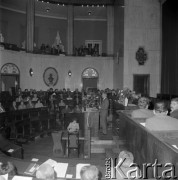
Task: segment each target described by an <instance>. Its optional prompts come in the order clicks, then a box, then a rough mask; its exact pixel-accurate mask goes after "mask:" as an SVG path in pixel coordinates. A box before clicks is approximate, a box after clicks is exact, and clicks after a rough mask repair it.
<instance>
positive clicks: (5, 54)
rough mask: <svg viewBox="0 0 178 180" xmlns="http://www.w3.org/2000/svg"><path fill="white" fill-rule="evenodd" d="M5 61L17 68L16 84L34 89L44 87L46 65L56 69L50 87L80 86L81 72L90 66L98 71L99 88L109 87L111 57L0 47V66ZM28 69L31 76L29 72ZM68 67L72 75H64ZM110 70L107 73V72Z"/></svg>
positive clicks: (110, 80)
mask: <svg viewBox="0 0 178 180" xmlns="http://www.w3.org/2000/svg"><path fill="white" fill-rule="evenodd" d="M5 63H14V64H15V65H17V66H18V68H19V70H20V87H21V88H22V90H24V89H25V88H28V89H31V88H33V89H36V90H40V89H42V90H47V89H48V88H49V87H48V86H46V84H45V83H44V81H43V73H44V71H45V69H46V68H48V67H53V68H55V69H56V70H57V72H58V83H57V84H56V86H54V87H53V88H54V89H55V88H58V89H61V88H70V89H71V90H74V89H75V88H78V89H81V88H82V78H81V76H82V72H83V70H84V69H86V68H87V67H92V68H95V69H96V70H97V72H98V73H99V83H98V88H99V89H105V88H111V89H112V88H113V59H112V58H111V57H72V56H50V55H37V54H30V53H24V52H15V51H8V50H0V68H1V67H2V66H3V65H4V64H5ZM30 68H32V69H33V72H34V75H33V76H32V77H31V76H30V75H29V69H30ZM69 70H71V72H72V76H71V77H69V76H68V71H69ZM108 72H110V73H108Z"/></svg>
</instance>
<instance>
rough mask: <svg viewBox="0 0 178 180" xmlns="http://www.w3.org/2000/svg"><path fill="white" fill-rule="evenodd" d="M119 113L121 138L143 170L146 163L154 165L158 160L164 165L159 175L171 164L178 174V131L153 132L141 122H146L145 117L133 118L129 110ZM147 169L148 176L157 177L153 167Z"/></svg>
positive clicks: (160, 168)
mask: <svg viewBox="0 0 178 180" xmlns="http://www.w3.org/2000/svg"><path fill="white" fill-rule="evenodd" d="M118 114H119V125H120V127H119V139H120V140H123V142H124V146H125V149H127V150H128V151H130V152H132V153H133V155H134V162H135V163H136V164H137V165H138V166H139V167H140V169H141V171H142V172H143V171H144V170H145V169H144V168H145V165H148V164H149V163H151V165H154V163H155V162H156V160H157V163H159V164H162V167H158V175H159V176H162V173H163V172H164V171H165V170H167V169H170V168H171V164H172V165H173V166H172V167H173V169H174V170H175V172H174V173H173V175H175V176H178V149H177V148H176V146H174V145H177V147H178V131H162V132H158V131H157V132H156V131H155V132H151V131H149V130H147V129H146V128H145V127H144V126H143V125H141V124H140V123H143V122H145V119H132V118H131V117H130V115H129V113H128V112H127V111H125V112H124V111H120V112H118ZM167 163H169V165H168V164H167ZM144 164H145V165H144ZM166 165H167V167H165V166H166ZM146 170H147V171H146V172H147V174H145V175H146V176H147V177H149V178H155V177H154V175H153V173H154V169H153V167H150V168H149V167H148V168H147V169H146ZM168 175H170V172H169V173H168V174H167V176H168ZM167 176H166V177H167Z"/></svg>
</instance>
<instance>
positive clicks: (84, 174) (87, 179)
mask: <svg viewBox="0 0 178 180" xmlns="http://www.w3.org/2000/svg"><path fill="white" fill-rule="evenodd" d="M98 174H99V171H98V168H97V167H96V166H84V167H83V168H82V169H81V171H80V176H81V180H97V179H98Z"/></svg>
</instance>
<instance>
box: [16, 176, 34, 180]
mask: <svg viewBox="0 0 178 180" xmlns="http://www.w3.org/2000/svg"><path fill="white" fill-rule="evenodd" d="M32 179H33V178H32V177H27V176H14V177H13V178H12V180H32Z"/></svg>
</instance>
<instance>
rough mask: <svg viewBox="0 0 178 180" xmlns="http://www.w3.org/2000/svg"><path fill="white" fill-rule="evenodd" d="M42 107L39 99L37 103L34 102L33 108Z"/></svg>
mask: <svg viewBox="0 0 178 180" xmlns="http://www.w3.org/2000/svg"><path fill="white" fill-rule="evenodd" d="M40 107H43V104H42V103H41V101H40V100H38V101H37V103H36V104H35V108H40Z"/></svg>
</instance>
